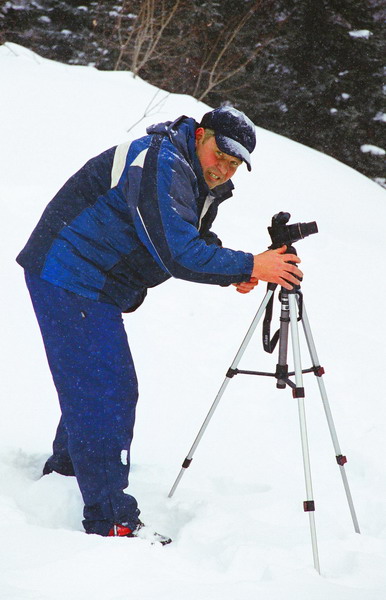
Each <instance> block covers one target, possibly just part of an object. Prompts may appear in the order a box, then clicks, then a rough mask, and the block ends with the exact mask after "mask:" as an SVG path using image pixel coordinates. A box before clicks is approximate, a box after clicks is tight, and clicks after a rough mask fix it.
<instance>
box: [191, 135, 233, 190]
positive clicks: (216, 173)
mask: <svg viewBox="0 0 386 600" xmlns="http://www.w3.org/2000/svg"><path fill="white" fill-rule="evenodd" d="M204 135H205V129H204V128H203V127H198V128H197V129H196V153H197V156H198V160H199V161H200V164H201V167H202V171H203V173H204V179H205V181H206V183H207V184H208V187H209V188H210V189H212V188H214V187H216V186H217V185H220V184H222V183H225V182H226V181H228V179H230V178H231V177H232V176H233V175H234V174H235V172H236V169H237V167H239V166H240V165H241V162H242V161H241V160H240V159H239V158H236V157H235V156H229V154H225V153H224V152H221V150H220V149H219V148H218V146H217V144H216V138H215V137H214V136H211V137H209V138H207V139H206V140H204Z"/></svg>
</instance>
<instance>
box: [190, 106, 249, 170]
mask: <svg viewBox="0 0 386 600" xmlns="http://www.w3.org/2000/svg"><path fill="white" fill-rule="evenodd" d="M200 127H204V128H208V129H213V131H214V133H215V138H216V143H217V146H218V147H219V149H220V150H221V151H222V152H225V153H226V154H229V155H230V156H235V157H236V158H239V159H240V160H243V161H244V162H245V163H246V165H247V167H248V171H250V170H251V157H250V153H251V152H253V150H254V149H255V146H256V134H255V126H254V124H253V123H252V121H251V120H250V119H249V118H248V117H247V115H245V114H244V113H243V112H241V111H240V110H237V108H233V106H221V107H220V108H215V109H214V110H211V111H210V112H207V113H206V114H205V115H204V116H203V117H202V119H201V123H200Z"/></svg>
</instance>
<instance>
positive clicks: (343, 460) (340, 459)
mask: <svg viewBox="0 0 386 600" xmlns="http://www.w3.org/2000/svg"><path fill="white" fill-rule="evenodd" d="M336 462H337V463H338V465H339V466H340V467H343V465H345V464H346V462H347V457H346V456H343V455H342V454H340V455H339V456H337V457H336Z"/></svg>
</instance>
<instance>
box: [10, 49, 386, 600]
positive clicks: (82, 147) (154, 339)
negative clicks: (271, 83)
mask: <svg viewBox="0 0 386 600" xmlns="http://www.w3.org/2000/svg"><path fill="white" fill-rule="evenodd" d="M0 78H1V81H2V93H1V95H0V115H1V116H0V119H1V145H0V165H1V179H0V199H1V206H2V216H3V220H2V233H1V247H2V265H3V266H2V293H1V319H2V323H1V332H2V350H3V354H2V359H1V366H2V376H1V384H2V385H1V419H0V520H1V524H0V529H1V555H0V556H1V560H0V599H1V600H68V599H71V600H128V599H129V598H136V599H138V600H155V599H157V600H181V599H182V598H183V599H184V600H255V599H256V598H262V599H264V600H309V599H310V598H312V599H313V600H326V599H328V600H384V598H385V594H386V569H385V564H386V472H385V471H386V469H385V466H384V462H385V461H384V452H385V449H386V435H385V434H386V392H385V387H384V372H385V366H384V363H385V348H384V340H385V339H386V331H385V321H384V316H383V312H384V311H383V298H384V295H385V292H386V281H385V266H384V264H385V258H384V252H385V222H386V192H385V190H383V189H382V188H381V187H379V186H377V185H376V184H375V183H373V182H371V181H369V180H368V179H366V178H365V177H363V176H362V175H360V174H358V173H357V172H355V171H353V170H352V169H350V168H348V167H346V166H344V165H342V164H340V163H338V162H337V161H334V160H333V159H331V158H329V157H327V156H324V155H322V154H319V153H317V152H315V151H313V150H310V149H308V148H305V147H303V146H301V145H299V144H296V143H294V142H292V141H289V140H288V139H285V138H283V137H280V136H278V135H275V134H272V133H270V132H268V131H265V130H262V129H258V130H257V138H258V144H257V148H256V151H255V152H254V154H253V157H252V158H253V170H252V173H248V172H247V170H246V169H245V168H240V172H239V173H237V176H236V178H235V180H234V183H235V185H236V193H235V196H234V198H233V199H232V200H230V201H228V202H227V203H225V205H224V206H223V207H222V209H221V214H220V215H219V217H218V219H217V221H216V227H215V228H214V229H215V231H216V233H218V234H219V236H220V237H221V239H222V240H223V242H224V244H225V245H227V246H229V247H232V248H235V249H242V250H246V251H251V252H254V253H257V252H260V251H262V250H263V249H264V248H266V247H267V246H268V245H269V243H270V240H269V236H268V233H267V229H266V228H267V226H268V225H269V224H270V221H271V217H272V215H273V214H275V213H277V212H278V211H280V210H284V211H288V212H290V213H291V215H292V216H291V222H297V221H302V222H308V221H314V220H315V221H317V223H318V227H319V233H318V234H317V235H313V236H310V237H309V238H307V239H306V240H304V241H300V242H299V243H298V244H297V250H298V253H299V255H300V256H301V258H302V270H303V271H304V273H305V278H304V283H303V286H302V290H303V293H304V298H305V303H306V305H307V311H308V316H309V318H310V322H311V328H312V332H313V335H314V338H315V342H316V346H317V350H318V354H319V357H320V359H321V363H322V365H323V366H324V367H325V370H326V375H325V377H324V381H325V384H326V387H327V392H328V395H329V401H330V405H331V409H332V412H333V416H334V421H335V425H336V428H337V432H338V437H339V441H340V444H341V446H342V450H343V452H344V454H347V456H348V459H349V462H348V464H347V465H346V472H347V475H348V479H349V483H350V487H351V491H352V494H353V499H354V504H355V508H356V510H357V514H358V519H359V523H360V526H361V531H362V533H361V535H358V534H356V533H354V530H353V525H352V522H351V518H350V514H349V510H348V506H347V502H346V497H345V495H344V491H343V486H342V482H341V479H340V476H339V469H338V467H337V465H336V461H335V455H334V449H333V446H332V443H331V439H330V435H329V431H328V427H327V423H326V419H325V416H324V411H323V407H322V403H321V399H320V396H319V393H318V388H317V385H316V381H315V377H314V376H313V375H307V376H305V378H304V383H305V386H306V411H307V423H308V435H309V443H310V453H311V467H312V476H313V486H314V496H315V501H316V513H315V517H316V527H317V535H318V544H319V554H320V563H321V575H318V573H317V572H316V570H315V569H314V567H313V560H312V552H311V542H310V532H309V526H308V518H307V515H306V514H305V513H304V512H303V500H305V486H304V473H303V463H302V454H301V443H300V432H299V423H298V411H297V403H296V400H294V399H293V398H292V394H291V393H290V391H289V390H284V391H280V390H276V388H275V385H274V381H273V380H271V379H268V378H256V377H242V376H239V377H235V378H233V380H232V381H231V382H230V384H229V386H228V389H227V391H226V394H225V395H224V397H223V399H222V400H221V403H220V405H219V407H218V408H217V411H216V413H215V415H214V417H213V420H212V422H211V424H210V426H209V427H208V429H207V431H206V433H205V436H204V438H203V440H202V442H201V444H200V446H199V448H198V450H197V452H196V454H195V458H194V461H193V463H192V466H191V468H190V469H189V470H188V471H187V472H186V474H185V475H184V478H183V479H182V481H181V483H180V486H179V487H178V489H177V491H176V493H175V495H174V497H173V498H172V499H168V498H167V494H168V491H169V489H170V487H171V485H172V483H173V481H174V479H175V477H176V475H177V473H178V471H179V469H180V465H181V462H182V460H183V459H184V457H185V456H186V454H187V452H188V450H189V448H190V446H191V443H192V442H193V439H194V437H195V435H196V433H197V431H198V429H199V427H200V426H201V423H202V421H203V419H204V417H205V415H206V413H207V411H208V409H209V407H210V405H211V403H212V401H213V399H214V397H215V395H216V393H217V391H218V388H219V386H220V384H221V383H222V380H223V378H224V375H225V373H226V371H227V369H228V367H229V366H230V364H231V361H232V360H233V357H234V355H235V353H236V351H237V349H238V347H239V345H240V343H241V341H242V339H243V337H244V334H245V333H246V330H247V328H248V327H249V325H250V323H251V321H252V319H253V316H254V314H255V312H256V310H257V308H258V306H259V305H260V302H261V301H262V299H263V297H264V292H265V285H261V284H260V286H258V288H257V289H256V290H255V291H254V292H253V293H251V294H248V295H247V296H242V295H240V294H237V293H236V291H235V289H234V288H232V287H231V288H220V287H214V286H205V285H198V284H191V283H187V282H183V281H177V280H173V281H169V282H167V283H165V284H164V285H162V286H160V287H158V288H156V289H153V290H151V292H150V293H149V295H148V298H147V300H146V302H145V303H144V305H143V306H142V307H141V308H140V309H139V310H138V311H137V312H135V313H133V314H130V315H126V316H125V324H126V329H127V333H128V337H129V342H130V344H131V349H132V352H133V355H134V359H135V361H136V366H137V371H138V376H139V380H140V402H139V407H138V413H137V425H136V434H135V439H134V443H133V450H132V459H133V469H132V473H131V481H130V485H131V490H132V492H133V494H134V495H135V496H136V497H137V498H138V500H139V503H140V507H141V510H142V518H143V520H144V521H146V522H147V523H149V524H151V525H152V526H153V527H154V528H155V529H156V530H158V531H161V532H164V533H166V534H169V535H171V536H172V537H173V540H174V541H173V544H171V545H170V546H167V547H156V546H150V545H148V543H147V542H145V541H142V540H129V539H116V538H115V539H114V538H109V539H107V538H101V537H98V536H87V535H85V534H84V533H83V531H82V525H81V519H82V501H81V497H80V493H79V491H78V488H77V485H76V481H75V480H74V479H73V478H65V477H61V476H59V475H55V474H52V475H49V476H47V477H44V478H42V479H41V478H40V475H41V468H42V465H43V463H44V460H45V458H46V457H47V456H48V454H49V453H50V447H51V441H52V437H53V434H54V431H55V428H56V425H57V421H58V418H59V409H58V405H57V400H56V395H55V391H54V388H53V384H52V381H51V377H50V374H49V371H48V367H47V366H46V359H45V356H44V350H43V346H42V342H41V338H40V334H39V331H38V327H37V324H36V322H35V317H34V315H33V312H32V308H31V306H30V301H29V298H28V294H27V291H26V289H25V286H24V282H23V273H22V270H21V268H20V267H18V266H17V264H16V262H15V256H16V255H17V253H18V251H19V250H20V249H21V248H22V246H23V245H24V243H25V241H26V239H27V237H28V236H29V234H30V232H31V230H32V228H33V227H34V225H35V223H36V221H37V219H38V218H39V216H40V214H41V212H42V210H43V208H44V207H45V205H46V204H47V202H48V201H49V200H50V198H51V197H52V195H53V194H54V193H55V192H56V190H57V189H58V188H59V187H60V186H61V185H62V184H63V183H64V181H65V180H66V179H67V178H68V177H69V176H70V175H71V174H72V173H73V172H75V170H77V169H78V168H79V167H80V166H82V164H84V162H86V161H87V160H88V159H89V158H90V157H91V156H94V155H96V154H98V153H99V152H101V151H103V150H105V149H106V148H108V147H110V146H113V145H115V144H117V143H120V142H122V141H124V140H126V139H128V138H134V137H138V136H140V135H142V134H143V133H144V131H145V127H146V126H147V125H149V124H151V123H154V122H158V121H164V120H168V119H174V118H176V117H177V116H179V115H180V114H186V115H189V116H193V117H195V118H196V119H198V120H200V118H201V116H202V115H203V114H204V112H205V111H206V110H207V108H208V107H207V106H205V105H203V104H202V103H199V102H197V101H196V100H194V99H193V98H191V97H188V96H177V95H170V94H167V92H165V91H162V90H160V91H158V90H156V89H155V88H154V87H153V86H151V85H149V84H147V83H145V82H144V81H141V80H140V79H134V78H133V77H132V75H131V74H130V73H123V72H98V71H97V70H95V69H93V68H88V67H74V66H71V67H70V66H67V65H63V64H58V63H54V62H51V61H48V60H44V59H42V58H41V57H39V56H37V55H36V54H33V53H31V52H29V51H28V50H26V49H24V48H21V47H20V46H16V45H14V44H6V45H4V46H2V47H0ZM151 107H153V108H151ZM144 115H146V116H144ZM310 127H312V123H310ZM275 319H277V314H275ZM277 324H278V323H277V322H276V323H275V324H273V328H274V326H275V325H277ZM302 359H303V364H304V367H308V366H310V360H309V357H308V354H307V351H306V349H305V348H304V343H303V340H302ZM276 360H277V356H276V354H274V355H271V356H270V355H267V354H265V353H264V352H263V348H262V344H261V336H260V329H259V330H258V333H256V334H255V336H254V337H253V339H252V341H251V343H250V345H249V346H248V350H247V352H246V353H245V356H244V358H243V361H242V364H241V365H240V368H246V369H257V370H274V369H275V364H276Z"/></svg>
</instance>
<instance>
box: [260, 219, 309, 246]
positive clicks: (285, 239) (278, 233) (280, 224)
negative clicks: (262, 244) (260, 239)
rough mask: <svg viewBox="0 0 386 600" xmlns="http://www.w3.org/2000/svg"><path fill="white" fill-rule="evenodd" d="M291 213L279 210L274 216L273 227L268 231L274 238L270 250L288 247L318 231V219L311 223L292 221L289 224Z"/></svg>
mask: <svg viewBox="0 0 386 600" xmlns="http://www.w3.org/2000/svg"><path fill="white" fill-rule="evenodd" d="M290 217H291V215H290V213H287V212H279V213H277V214H276V215H274V216H273V217H272V223H271V227H268V232H269V235H270V237H271V240H272V244H271V246H269V248H270V250H273V249H275V248H281V246H284V245H286V246H287V247H288V248H289V247H290V246H291V244H294V243H295V242H297V241H298V240H302V239H303V238H305V237H307V236H309V235H312V234H313V233H318V226H317V224H316V221H311V222H310V223H292V224H291V225H287V223H288V221H289V220H290Z"/></svg>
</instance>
